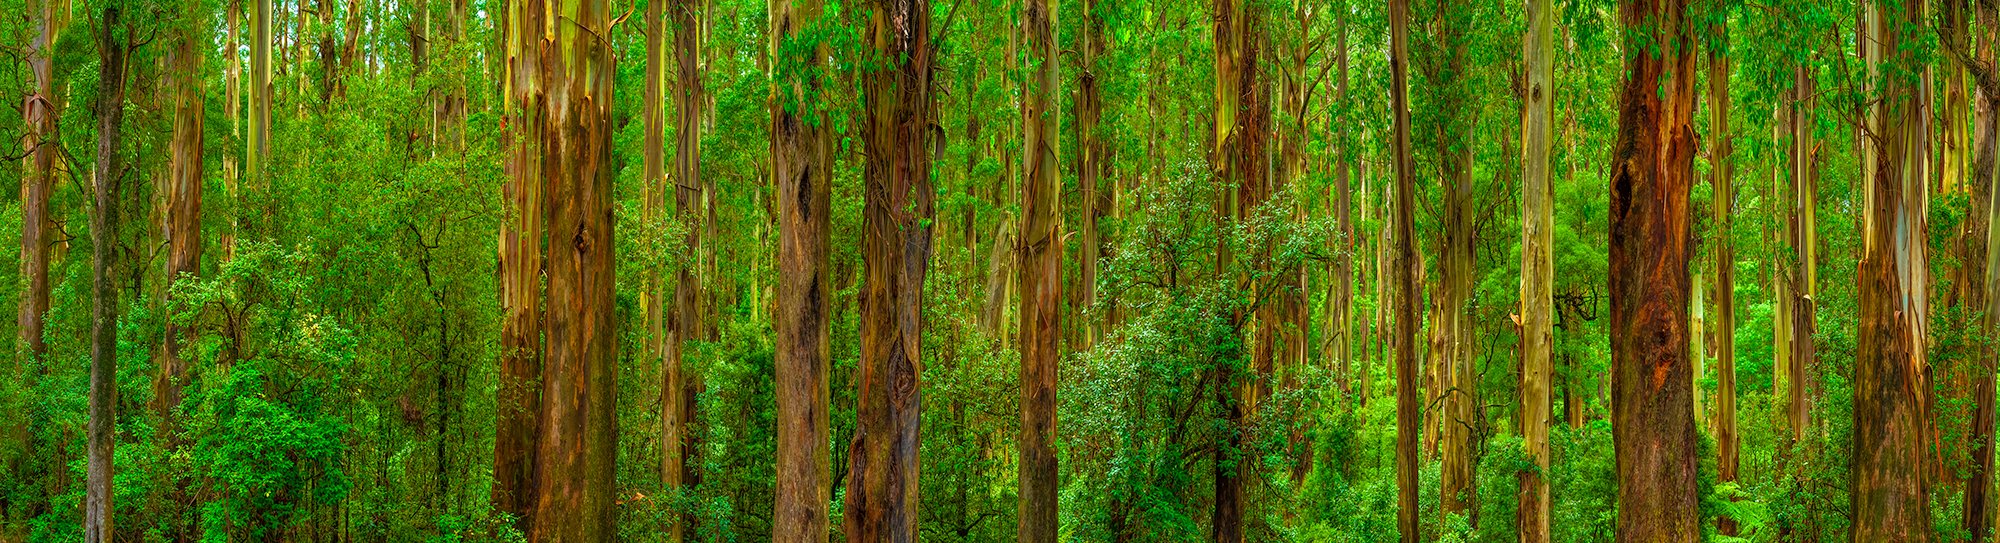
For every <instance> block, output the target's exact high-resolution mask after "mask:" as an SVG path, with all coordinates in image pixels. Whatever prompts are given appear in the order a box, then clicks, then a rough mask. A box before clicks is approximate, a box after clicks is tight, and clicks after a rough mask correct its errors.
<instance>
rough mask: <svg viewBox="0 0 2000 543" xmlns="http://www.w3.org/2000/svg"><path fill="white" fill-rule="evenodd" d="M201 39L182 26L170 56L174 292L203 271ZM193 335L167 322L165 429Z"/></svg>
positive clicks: (156, 396) (160, 409) (170, 268)
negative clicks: (178, 283)
mask: <svg viewBox="0 0 2000 543" xmlns="http://www.w3.org/2000/svg"><path fill="white" fill-rule="evenodd" d="M181 15H183V16H185V17H186V20H185V21H183V23H184V24H189V25H193V24H196V23H198V22H203V21H205V20H206V18H207V14H205V13H200V12H199V11H198V10H187V12H185V13H183V14H181ZM198 42H199V40H198V34H197V33H196V32H195V31H194V30H192V29H190V28H183V29H181V30H178V31H176V35H175V36H174V38H173V47H174V49H173V50H172V52H171V56H172V58H171V59H170V60H169V63H170V64H171V65H172V66H173V70H172V71H171V72H169V73H168V75H167V77H168V79H169V80H170V81H171V83H169V85H168V86H169V87H171V88H172V91H173V92H174V98H173V138H172V140H171V141H170V143H169V144H168V146H169V155H170V157H171V164H169V166H168V189H167V217H166V227H167V228H166V236H165V237H166V242H167V284H168V286H169V290H168V292H169V294H168V297H169V298H171V297H172V294H171V292H172V290H171V286H172V285H173V283H174V282H175V281H177V280H179V278H180V277H181V275H182V274H190V275H192V274H198V273H201V183H202V138H201V135H202V117H203V111H202V110H203V108H202V103H203V97H202V83H203V80H204V78H203V77H202V75H203V74H202V72H203V71H202V64H203V63H202V57H203V56H205V55H204V53H203V52H204V51H206V50H207V43H205V42H200V43H198ZM171 302H172V300H171V299H170V300H169V304H168V310H169V311H172V310H173V309H172V303H171ZM190 335H191V334H190V330H188V328H187V327H184V326H180V325H179V324H175V323H172V322H171V321H170V322H169V323H168V324H167V333H166V337H165V338H164V345H163V347H164V349H163V351H164V352H165V354H166V356H165V359H163V360H162V361H161V363H160V367H159V375H158V376H156V378H155V381H154V383H153V411H154V413H156V414H157V415H158V417H159V420H160V421H161V424H162V427H161V430H162V434H167V435H171V434H172V433H173V432H174V428H175V427H174V410H175V409H177V408H179V407H180V404H181V386H182V384H183V383H182V382H181V381H182V379H184V378H185V377H186V374H187V360H186V359H185V358H184V356H183V354H182V352H181V349H182V346H183V345H184V344H185V342H187V341H188V340H189V339H192V338H191V337H189V336H190Z"/></svg>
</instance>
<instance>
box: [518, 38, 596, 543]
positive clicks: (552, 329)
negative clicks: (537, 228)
mask: <svg viewBox="0 0 2000 543" xmlns="http://www.w3.org/2000/svg"><path fill="white" fill-rule="evenodd" d="M548 13H550V14H552V15H554V16H555V17H556V18H557V19H559V20H561V21H563V24H554V25H548V26H545V27H544V28H550V27H552V28H553V30H554V32H553V34H544V35H545V36H551V37H553V38H554V39H555V40H556V41H555V43H553V44H546V45H545V46H544V49H543V51H552V52H554V53H555V54H554V55H551V56H550V57H548V58H544V59H541V60H542V62H543V64H542V65H541V67H542V74H543V77H544V78H545V79H544V86H545V87H544V88H547V89H549V90H551V91H553V92H549V93H548V94H547V100H548V102H547V106H546V107H547V112H548V116H549V118H548V121H547V123H548V125H547V130H546V131H545V132H544V135H545V138H546V139H544V140H543V149H542V150H543V155H542V157H541V158H542V160H543V161H544V170H543V171H545V172H547V174H548V177H547V185H546V186H547V187H548V189H549V203H550V205H551V206H553V207H552V208H551V209H550V214H549V217H550V219H549V229H550V230H549V239H550V240H551V241H550V243H549V247H548V256H547V259H548V264H549V267H548V293H549V299H548V320H547V323H548V343H547V351H546V352H547V354H546V355H545V356H546V358H545V359H544V360H545V361H546V363H547V373H546V376H547V377H546V379H545V380H544V381H543V386H542V416H541V424H540V436H539V442H538V449H537V451H536V476H535V482H536V487H537V488H536V490H537V492H536V501H535V507H536V511H535V518H534V532H533V533H532V534H531V536H530V539H531V540H533V541H537V542H558V541H566V542H600V541H611V540H612V539H613V538H614V537H615V535H616V529H615V528H616V525H615V520H616V518H615V514H616V511H617V509H616V508H615V507H614V506H613V500H614V499H615V498H616V496H615V495H614V492H615V490H616V481H615V479H614V475H615V473H616V466H617V459H618V434H617V409H616V405H615V402H616V395H615V392H616V391H617V388H618V387H617V363H616V359H615V358H614V355H615V353H616V345H615V340H616V336H615V334H616V329H615V322H614V321H613V319H614V317H615V315H614V313H613V311H614V308H613V305H612V292H613V291H614V289H615V285H614V283H615V280H616V279H615V274H614V272H615V270H614V267H613V265H612V254H611V253H612V247H613V244H612V240H613V239H614V238H613V232H612V223H611V200H612V194H611V177H612V170H611V167H610V166H611V152H610V144H611V137H610V136H611V128H612V127H611V107H612V91H611V89H612V75H613V74H614V73H615V71H616V70H615V69H614V68H615V66H614V65H613V61H612V58H613V57H612V56H611V51H612V48H611V44H610V43H608V42H607V41H605V40H604V39H603V38H601V37H602V36H607V35H609V34H608V33H609V32H610V30H611V28H610V27H611V9H610V5H609V2H605V1H604V0H558V3H557V5H556V6H555V9H553V10H549V12H548ZM548 22H549V21H544V23H545V24H546V23H548Z"/></svg>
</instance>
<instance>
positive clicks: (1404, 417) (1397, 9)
mask: <svg viewBox="0 0 2000 543" xmlns="http://www.w3.org/2000/svg"><path fill="white" fill-rule="evenodd" d="M1409 41H1410V4H1409V0H1389V68H1390V76H1391V82H1390V85H1389V104H1390V109H1391V110H1392V114H1393V115H1395V119H1396V121H1395V131H1396V135H1395V167H1396V220H1395V224H1396V226H1395V237H1396V258H1395V264H1394V266H1395V272H1394V273H1395V277H1396V286H1395V290H1396V300H1395V306H1396V330H1395V334H1396V338H1395V343H1396V347H1395V348H1396V491H1397V492H1396V503H1397V505H1398V507H1397V510H1396V526H1397V528H1398V530H1399V533H1400V534H1401V535H1402V541H1403V543H1418V542H1419V541H1422V540H1423V538H1422V534H1421V533H1420V532H1419V528H1418V523H1417V515H1418V512H1417V475H1418V474H1417V471H1418V469H1419V464H1418V462H1419V460H1420V459H1419V458H1418V456H1417V455H1418V454H1419V451H1418V450H1417V437H1418V436H1419V435H1420V434H1421V433H1422V432H1423V428H1422V426H1423V411H1422V409H1423V406H1422V405H1421V404H1419V403H1417V387H1418V384H1417V327H1418V323H1417V281H1416V279H1417V278H1416V268H1417V251H1416V245H1415V240H1413V239H1411V238H1413V237H1415V232H1414V228H1413V223H1414V222H1416V221H1415V219H1414V218H1413V215H1412V211H1413V210H1412V209H1411V208H1412V207H1414V206H1415V205H1416V204H1415V201H1416V199H1415V197H1414V196H1413V194H1412V193H1413V192H1415V190H1416V186H1415V182H1414V181H1413V180H1412V179H1413V177H1414V176H1413V172H1411V171H1410V168H1411V167H1412V166H1413V165H1414V164H1413V163H1412V162H1411V161H1410V44H1409Z"/></svg>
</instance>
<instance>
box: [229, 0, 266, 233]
mask: <svg viewBox="0 0 2000 543" xmlns="http://www.w3.org/2000/svg"><path fill="white" fill-rule="evenodd" d="M252 1H254V2H256V3H257V6H256V8H257V13H256V14H255V15H254V19H253V21H252V24H251V29H252V33H253V35H252V37H251V39H250V113H249V118H250V121H249V125H250V133H249V135H248V137H249V141H246V142H244V146H243V151H244V157H245V158H244V160H243V166H244V173H245V174H246V175H245V178H246V179H247V181H248V182H249V186H248V187H245V188H246V189H247V190H246V192H250V193H253V194H261V193H262V191H263V190H265V188H266V183H265V179H264V168H265V164H264V163H265V162H268V161H269V160H270V154H271V91H272V86H271V48H272V36H271V34H272V33H271V2H273V1H275V0H252ZM252 213H258V212H257V211H253V210H250V209H247V208H243V207H242V206H239V209H238V210H237V212H236V214H237V216H238V217H242V216H245V215H248V214H252ZM259 219H260V220H253V221H251V225H252V226H253V227H256V230H255V231H254V232H253V233H252V235H253V236H254V235H268V234H269V232H268V231H265V230H264V228H263V227H264V226H265V225H264V223H263V221H262V220H261V214H260V217H259Z"/></svg>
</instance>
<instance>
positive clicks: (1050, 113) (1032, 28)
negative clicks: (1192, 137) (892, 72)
mask: <svg viewBox="0 0 2000 543" xmlns="http://www.w3.org/2000/svg"><path fill="white" fill-rule="evenodd" d="M1022 10H1023V11H1022V14H1021V24H1022V25H1023V31H1024V33H1025V34H1026V35H1027V42H1028V62H1029V64H1030V68H1029V69H1030V71H1029V75H1028V81H1027V83H1028V85H1027V94H1026V96H1025V99H1026V103H1025V104H1024V105H1025V107H1023V108H1022V109H1021V114H1022V115H1023V119H1022V123H1023V125H1024V126H1026V127H1027V139H1026V140H1025V141H1026V148H1025V149H1024V151H1025V152H1024V153H1023V158H1025V159H1026V161H1025V163H1024V164H1023V165H1022V171H1024V172H1026V173H1027V179H1026V181H1027V182H1026V183H1025V184H1023V186H1022V189H1023V192H1022V194H1021V204H1022V217H1021V237H1020V240H1019V241H1018V242H1017V245H1016V246H1015V247H1016V251H1018V253H1019V255H1020V256H1019V257H1017V258H1018V259H1019V261H1020V262H1021V269H1020V273H1021V315H1020V318H1021V324H1020V328H1021V343H1020V349H1021V393H1020V394H1021V434H1020V448H1021V465H1020V470H1021V473H1020V491H1021V495H1020V513H1019V514H1020V517H1019V526H1018V535H1019V537H1020V540H1021V541H1023V542H1045V543H1050V542H1054V541H1055V540H1056V449H1055V438H1056V381H1057V379H1056V371H1057V364H1058V363H1059V362H1060V358H1061V357H1062V352H1061V346H1062V332H1063V328H1062V289H1063V285H1062V254H1063V247H1062V232H1061V228H1062V221H1061V216H1062V212H1061V206H1062V182H1061V180H1059V179H1057V178H1056V168H1057V164H1056V156H1057V153H1056V145H1057V141H1056V139H1057V137H1058V132H1057V126H1056V113H1055V111H1056V109H1057V108H1058V107H1060V106H1059V105H1058V104H1057V100H1056V86H1057V85H1058V82H1059V81H1060V79H1058V78H1057V76H1056V61H1057V51H1056V36H1055V27H1056V12H1055V10H1054V9H1053V6H1051V5H1050V2H1049V1H1048V0H1026V1H1025V5H1024V6H1022ZM1085 152H1088V151H1087V150H1086V151H1085ZM1086 209H1087V208H1086ZM1085 213H1086V215H1087V214H1088V211H1086V212H1085Z"/></svg>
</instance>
